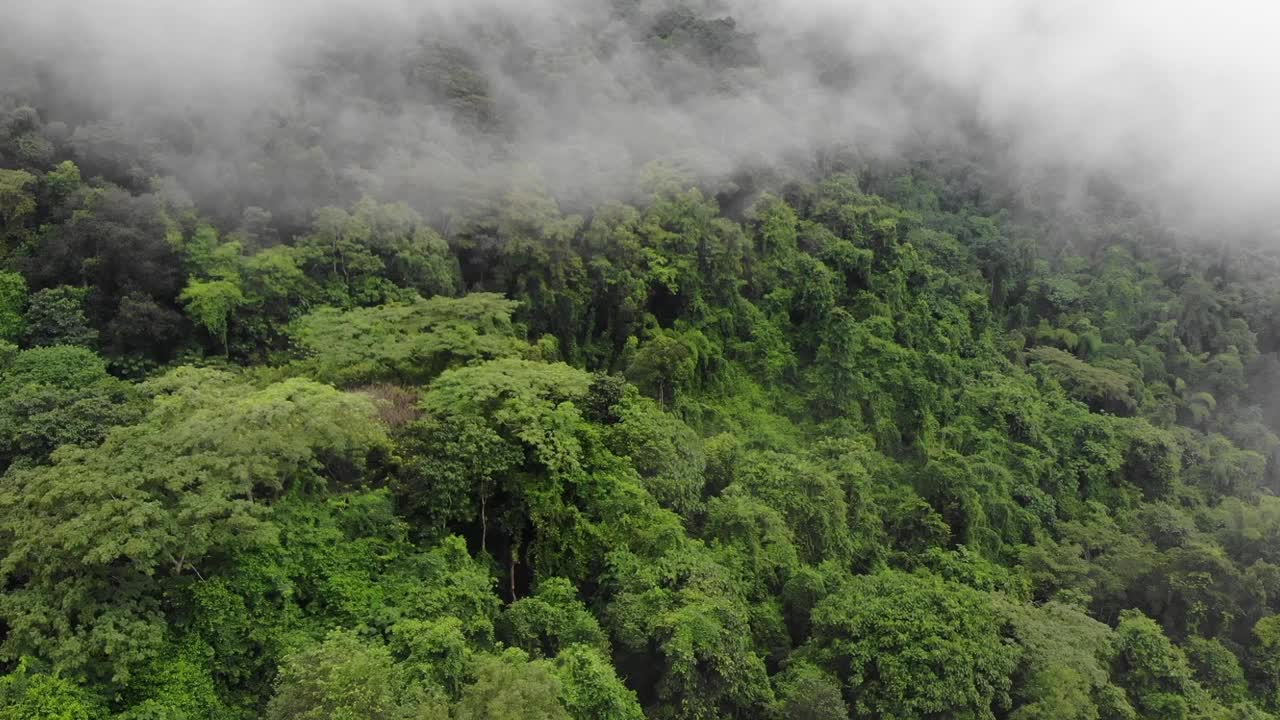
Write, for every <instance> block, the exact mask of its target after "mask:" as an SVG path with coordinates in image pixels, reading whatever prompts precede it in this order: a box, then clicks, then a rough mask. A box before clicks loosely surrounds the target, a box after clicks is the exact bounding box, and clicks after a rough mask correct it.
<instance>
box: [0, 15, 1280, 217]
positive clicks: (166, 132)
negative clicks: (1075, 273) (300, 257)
mask: <svg viewBox="0 0 1280 720" xmlns="http://www.w3.org/2000/svg"><path fill="white" fill-rule="evenodd" d="M674 4H675V3H674V2H667V1H666V0H445V1H441V0H435V1H432V2H420V1H411V0H360V1H358V2H357V1H356V0H276V1H273V2H262V1H261V0H217V1H214V0H207V1H205V2H198V1H189V2H180V3H179V2H172V1H171V0H97V1H95V2H84V1H83V0H10V2H9V3H7V7H6V10H5V20H6V21H5V22H4V23H3V24H0V67H2V68H5V69H4V70H3V71H0V96H2V95H4V94H6V93H7V94H8V95H9V97H10V101H9V102H10V104H13V103H14V102H15V100H14V98H19V99H26V100H28V101H32V102H35V103H36V104H38V105H40V106H41V109H42V110H45V111H46V112H45V114H46V118H45V119H46V121H57V120H65V121H67V122H69V123H71V124H72V125H75V124H78V123H82V122H83V123H85V124H87V125H88V126H89V127H87V128H79V129H78V130H77V128H76V127H68V128H67V129H66V132H68V133H73V132H78V133H79V136H78V138H79V142H80V146H81V147H83V148H85V150H84V151H85V152H86V153H94V152H98V153H104V152H107V150H106V149H104V148H109V147H114V146H113V145H112V143H116V144H118V145H120V146H123V147H129V148H141V149H142V152H143V153H144V154H145V155H146V156H147V157H148V158H149V161H150V162H151V165H152V166H153V167H148V168H146V169H147V170H148V171H151V170H153V169H154V168H160V169H161V170H163V171H164V172H168V173H172V174H174V175H176V176H178V177H179V179H180V180H181V181H182V182H183V183H184V184H185V185H186V186H187V187H189V188H190V189H192V191H193V194H195V195H196V196H197V197H199V198H201V199H205V198H207V199H208V201H209V202H210V203H216V202H218V201H219V198H221V199H222V201H225V202H226V203H227V204H228V205H229V206H233V207H234V206H235V204H236V203H237V202H242V201H246V197H247V199H248V200H252V201H255V202H257V201H260V202H261V204H266V205H271V204H272V203H282V202H285V200H282V199H281V198H290V197H292V198H302V199H308V200H309V199H311V196H312V195H315V196H320V195H324V194H325V193H326V192H329V190H327V188H330V186H331V185H336V186H341V187H343V188H347V189H349V190H352V191H356V192H371V193H375V194H381V195H385V196H393V197H403V198H405V199H409V200H410V201H412V202H414V203H415V204H417V205H419V206H420V207H424V209H431V206H432V205H439V204H441V203H445V202H448V198H449V197H451V196H453V195H455V194H456V193H457V192H458V188H459V187H462V186H465V185H467V184H468V183H471V182H474V181H476V180H477V179H478V178H483V177H485V176H486V175H498V176H501V175H503V174H506V173H509V172H510V171H511V168H513V167H518V166H529V165H531V166H533V167H536V168H537V169H538V171H539V172H540V173H541V174H542V175H543V176H544V177H545V178H546V180H547V182H548V184H549V185H550V186H551V187H552V188H553V189H554V190H556V191H557V192H558V193H561V194H563V195H565V196H575V195H578V196H581V195H586V196H588V197H590V196H593V195H602V196H603V195H608V194H610V193H613V192H621V188H624V187H628V186H629V185H630V184H631V183H632V182H633V177H634V174H635V171H636V169H637V168H638V167H639V166H640V165H642V164H643V163H645V162H648V161H650V160H653V159H655V158H666V159H674V160H676V161H678V162H680V163H683V164H684V165H686V166H687V167H689V168H690V169H692V170H694V171H696V172H698V173H700V174H701V175H702V176H703V177H704V178H709V179H714V178H716V177H723V176H726V175H727V174H729V173H730V172H732V171H733V170H734V169H735V168H737V167H739V166H741V165H742V164H743V163H754V164H760V163H787V164H788V166H790V167H803V165H804V163H805V162H806V161H808V160H809V159H811V158H812V156H813V153H814V152H815V151H817V150H821V149H823V148H827V147H831V146H844V145H850V144H852V145H856V146H858V147H859V148H860V149H861V150H862V151H863V152H864V153H868V154H870V155H875V154H882V155H886V156H892V154H893V153H894V152H895V151H896V150H897V148H898V147H899V146H900V145H901V144H902V143H906V142H916V141H918V140H919V139H920V138H922V137H931V138H939V139H942V140H945V139H946V138H956V137H961V136H962V135H961V131H971V129H972V127H973V126H974V125H976V126H977V127H978V128H979V129H981V130H982V131H983V132H984V133H985V134H986V135H988V136H989V137H991V138H994V139H995V140H994V143H995V145H996V146H997V147H998V148H999V149H1000V150H1001V152H1002V154H1003V155H1004V156H1005V157H1004V160H1005V161H1008V162H1010V163H1011V165H1009V166H1008V167H1006V169H1007V170H1009V171H1010V172H1014V171H1021V172H1026V173H1027V174H1028V176H1034V175H1035V173H1036V172H1037V170H1038V169H1040V168H1043V167H1055V168H1061V167H1064V166H1066V167H1071V168H1074V169H1076V170H1078V171H1081V172H1085V173H1087V172H1095V171H1107V172H1111V173H1113V174H1115V175H1116V176H1118V177H1119V178H1121V179H1122V181H1123V182H1124V183H1125V184H1126V185H1128V186H1130V187H1132V188H1135V189H1146V191H1147V192H1150V193H1151V195H1152V196H1153V197H1159V198H1161V199H1162V200H1164V201H1166V202H1167V203H1168V204H1169V205H1170V206H1172V207H1176V208H1182V209H1189V210H1190V211H1192V212H1194V213H1196V214H1199V215H1203V216H1206V217H1208V218H1213V217H1214V216H1217V215H1230V214H1235V213H1251V214H1258V215H1259V216H1262V215H1265V214H1266V213H1267V212H1268V211H1269V210H1270V205H1271V203H1272V197H1273V195H1275V194H1276V191H1277V189H1280V140H1278V139H1277V136H1276V127H1277V124H1278V123H1277V122H1276V120H1277V119H1278V117H1280V82H1277V81H1280V44H1277V43H1275V42H1274V39H1273V38H1274V36H1275V34H1276V31H1277V28H1278V27H1280V4H1277V3H1272V2H1262V1H1257V2H1251V1H1247V0H1218V1H1217V2H1202V1H1199V0H1163V1H1162V0H1128V1H1125V0H1074V1H1072V0H968V1H966V2H959V1H958V0H879V1H874V2H873V1H871V0H773V1H770V0H722V1H711V0H694V2H693V3H686V4H691V5H693V6H696V7H697V8H698V11H699V14H700V15H701V16H702V17H703V18H705V19H708V20H714V19H718V18H722V17H728V16H732V17H733V18H735V20H736V26H735V27H734V28H732V29H731V30H728V31H727V32H728V34H727V35H723V36H718V37H721V39H723V38H729V39H730V40H733V42H734V43H740V44H742V46H743V47H747V48H748V49H749V50H750V52H747V51H742V52H739V50H741V48H740V47H739V46H738V45H733V47H731V48H730V50H729V51H726V53H725V54H724V55H719V56H716V57H715V58H708V57H702V56H697V55H696V54H691V53H688V52H680V51H675V50H671V49H669V48H664V47H663V46H662V45H661V43H655V42H653V41H652V40H647V39H646V38H645V33H646V31H647V29H648V28H650V27H652V25H653V22H654V19H655V18H658V17H660V16H661V12H662V10H663V9H664V8H667V7H669V6H672V5H674ZM708 27H710V26H708ZM721 31H725V28H724V27H720V28H719V30H714V32H721ZM709 32H711V31H709ZM734 38H737V39H736V40H735V39H734ZM424 48H425V50H424ZM440 48H447V49H448V52H453V53H455V54H456V55H448V54H447V53H446V55H441V54H440V53H441V51H440ZM6 53H7V56H6ZM433 53H434V54H433ZM441 57H447V58H450V60H449V62H455V63H457V62H460V63H462V65H464V66H465V67H467V68H468V71H469V72H473V73H474V75H472V76H470V77H473V78H480V81H479V82H480V84H479V85H478V87H481V88H482V89H483V90H484V93H485V96H486V98H487V100H486V102H488V103H489V105H488V110H490V111H491V112H492V113H493V116H494V117H497V118H499V120H498V121H496V122H495V123H493V124H492V125H489V126H485V127H483V128H482V129H479V130H477V129H476V127H475V125H474V123H471V124H468V123H467V122H463V121H464V120H472V119H474V117H473V116H469V115H467V114H466V113H468V112H472V111H474V107H466V108H463V109H461V110H460V109H459V106H457V105H456V104H454V105H450V104H449V103H447V102H442V100H441V97H440V92H443V91H442V90H441V88H442V87H446V86H447V85H448V82H447V81H445V80H442V78H440V77H435V76H433V73H434V74H435V75H439V74H440V73H439V68H440V67H442V65H441V60H440V58H441ZM433 93H434V94H433ZM72 100H74V101H75V102H72ZM76 103H79V105H77V104H76ZM76 114H80V115H91V116H92V117H93V121H92V122H89V121H86V120H84V119H82V118H76V119H74V120H73V119H70V118H71V116H72V115H76ZM60 115H66V116H67V118H63V117H60ZM281 128H286V129H287V132H286V131H284V130H281ZM157 138H159V140H157ZM312 146H317V147H320V148H322V149H323V152H322V153H321V156H320V157H317V156H315V154H314V153H313V154H311V155H308V153H307V149H308V148H309V147H312ZM228 188H235V190H234V192H235V193H238V194H237V195H236V197H234V198H230V197H229V196H228V193H231V192H233V191H232V190H229V189H228ZM255 193H256V194H257V195H260V196H262V197H260V198H259V197H256V196H255ZM267 195H270V196H271V197H270V198H268V197H266V196H267ZM272 198H274V199H272ZM315 199H316V200H317V201H320V200H324V199H326V198H323V197H316V198H315ZM303 205H305V203H303Z"/></svg>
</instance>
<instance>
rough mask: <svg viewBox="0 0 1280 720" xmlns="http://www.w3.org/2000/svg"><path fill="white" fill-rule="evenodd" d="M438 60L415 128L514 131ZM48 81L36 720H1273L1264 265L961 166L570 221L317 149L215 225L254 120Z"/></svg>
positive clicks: (1275, 608)
mask: <svg viewBox="0 0 1280 720" xmlns="http://www.w3.org/2000/svg"><path fill="white" fill-rule="evenodd" d="M632 4H633V5H634V3H632ZM618 5H619V7H623V8H624V10H625V9H626V7H629V6H628V5H627V4H626V3H620V4H618ZM624 6H625V7H624ZM622 11H623V10H618V12H622ZM628 11H629V10H628ZM635 12H637V13H638V12H639V11H638V10H636V11H635ZM644 18H647V19H646V20H645V22H650V21H652V22H650V24H648V25H644V24H643V23H642V22H641V21H640V20H634V23H635V25H634V27H637V28H642V29H643V31H642V32H641V31H639V30H637V32H640V35H639V37H640V38H641V41H642V42H644V43H647V45H645V47H650V48H652V49H653V52H657V53H660V56H661V57H665V58H668V59H670V61H671V62H673V63H675V62H677V61H678V62H680V63H686V62H687V63H691V64H692V66H696V67H698V68H703V69H709V71H710V72H712V73H713V75H711V76H712V77H728V78H731V79H732V78H734V77H737V76H735V75H734V74H733V72H734V71H733V69H734V68H742V67H751V66H753V64H754V63H757V62H758V57H757V55H756V54H754V53H755V50H754V48H755V44H754V43H755V42H756V41H755V39H754V38H753V37H752V36H750V35H748V34H745V33H741V32H739V31H738V30H737V29H736V26H735V24H734V22H733V20H731V19H728V18H723V17H719V16H715V15H707V16H703V15H699V14H697V13H695V12H693V11H692V10H688V9H685V10H681V11H670V12H666V13H661V14H658V15H657V16H655V17H650V16H647V15H646V16H644ZM655 18H656V19H655ZM646 33H647V34H646ZM424 47H425V48H427V50H429V52H426V51H424V53H425V54H423V55H420V56H414V58H413V62H409V63H407V64H405V65H404V66H402V67H401V68H400V69H399V70H397V71H396V72H402V73H404V77H407V78H409V79H410V80H411V81H420V82H423V83H426V84H427V85H428V86H429V89H428V91H426V94H425V95H424V96H422V97H423V98H424V99H423V102H424V103H427V104H429V105H431V106H432V107H436V108H446V109H447V112H449V113H451V116H452V117H453V118H454V119H455V120H456V121H457V122H458V123H461V124H462V126H465V127H466V128H467V130H466V132H468V133H477V135H475V136H474V137H485V136H489V135H494V136H502V135H503V133H504V132H508V130H504V129H503V128H504V123H505V122H508V120H507V119H505V118H507V117H508V116H507V115H504V108H503V105H502V103H501V102H499V100H500V98H501V93H500V91H499V90H495V89H493V88H492V87H490V86H489V85H487V84H486V80H485V77H486V76H485V75H484V73H483V72H481V71H480V69H478V66H477V65H475V64H474V63H473V62H472V61H473V59H469V58H467V57H466V56H465V55H464V54H460V53H459V52H456V51H454V50H451V49H450V48H449V47H445V46H442V45H439V44H427V45H424ZM534 57H536V58H537V59H538V60H540V61H546V60H548V57H547V56H542V55H535V56H534ZM553 59H559V60H561V61H563V62H570V61H569V60H565V59H564V58H563V57H561V56H559V55H554V54H553ZM375 60H376V59H371V58H364V59H363V60H362V59H361V58H360V57H356V56H345V57H342V58H334V57H330V58H329V62H331V63H337V64H336V65H332V64H331V65H327V66H325V67H326V68H327V70H326V72H328V73H329V74H328V75H327V76H325V77H329V78H335V77H339V75H340V73H339V72H338V71H337V70H335V69H334V68H335V67H336V68H347V69H349V70H350V71H351V73H352V75H353V76H359V74H360V73H361V72H364V71H369V72H375V74H376V71H380V70H379V68H380V67H381V66H378V65H377V63H376V62H375ZM469 63H471V64H469ZM34 67H37V69H38V68H39V64H38V63H37V64H36V65H35V66H34ZM370 68H372V69H370ZM30 77H31V78H35V80H32V81H31V83H27V84H22V83H19V84H18V85H19V87H18V88H17V89H9V90H8V91H7V94H0V264H2V267H3V271H0V466H2V467H3V476H2V477H0V720H36V719H38V720H251V719H254V718H267V719H268V720H291V719H297V720H322V719H323V720H393V719H394V720H409V719H414V720H417V719H422V720H426V719H428V718H438V719H442V720H443V719H447V718H453V719H455V720H481V719H490V720H498V719H506V718H510V719H515V718H531V719H538V720H643V719H644V718H651V719H653V720H712V719H718V718H726V719H727V718H734V719H739V720H757V719H759V720H792V719H794V720H860V719H870V718H896V719H900V720H941V719H943V718H954V719H957V720H994V719H997V718H998V719H1000V720H1049V719H1054V720H1059V719H1062V720H1072V719H1075V720H1138V719H1153V720H1154V719H1159V720H1166V719H1168V720H1173V719H1177V720H1192V719H1202V720H1209V719H1223V720H1225V719H1232V720H1246V719H1247V720H1265V719H1266V718H1272V717H1276V716H1277V715H1275V714H1273V713H1280V497H1277V493H1280V437H1278V436H1277V433H1278V432H1280V252H1277V251H1276V250H1275V249H1274V248H1273V247H1271V246H1268V245H1267V244H1266V243H1265V242H1255V243H1252V244H1249V243H1246V242H1242V241H1234V240H1233V241H1232V242H1230V243H1228V242H1225V239H1226V236H1225V234H1224V235H1223V236H1220V237H1219V236H1211V235H1207V234H1204V233H1201V232H1198V231H1197V232H1194V233H1189V232H1186V231H1184V230H1182V229H1180V228H1179V227H1178V226H1177V225H1176V224H1175V223H1172V222H1170V221H1169V220H1167V219H1164V218H1162V216H1161V215H1160V214H1159V213H1156V212H1153V211H1152V210H1151V208H1150V206H1149V205H1148V204H1146V203H1144V202H1143V201H1141V199H1140V198H1135V196H1134V195H1133V194H1132V193H1130V192H1129V191H1128V189H1126V188H1125V187H1124V186H1123V185H1122V184H1118V183H1117V182H1114V181H1106V180H1105V179H1097V178H1095V179H1094V180H1093V181H1091V182H1089V183H1085V184H1083V185H1082V186H1081V187H1082V188H1083V189H1082V191H1081V192H1080V193H1079V194H1078V196H1075V197H1073V198H1072V200H1071V202H1069V203H1067V202H1059V200H1060V198H1059V199H1057V200H1046V199H1045V198H1044V197H1040V196H1035V195H1034V194H1030V193H1026V192H1019V191H1017V189H1016V188H1013V187H1012V186H1013V185H1015V184H1016V183H1013V182H1012V181H1010V180H1009V179H1008V178H1007V177H1003V178H1002V177H999V176H996V175H993V173H994V172H995V171H996V170H998V169H999V167H1000V164H999V163H985V159H989V158H987V157H986V156H984V155H983V153H985V152H986V151H985V150H983V151H978V150H973V151H972V152H961V151H959V150H957V148H956V147H955V146H954V145H948V146H947V147H946V148H944V151H945V152H942V153H941V155H939V154H938V153H933V154H929V153H923V152H914V151H913V152H910V153H908V152H906V151H904V152H903V154H902V155H899V156H895V157H892V158H887V159H886V158H877V157H872V156H868V155H866V154H860V153H851V154H850V153H845V152H833V153H831V154H828V155H824V156H823V159H822V160H821V161H820V162H817V163H815V164H814V165H813V166H812V167H810V168H809V170H808V171H807V172H805V173H799V172H792V171H786V172H783V171H780V170H777V169H776V168H773V169H768V170H766V169H763V168H761V167H754V168H748V169H742V170H740V171H738V172H737V173H736V174H734V175H732V176H721V177H720V179H719V181H716V182H712V181H709V180H708V179H707V176H706V175H704V174H702V173H701V172H699V171H696V170H695V171H691V170H689V167H688V166H687V165H685V166H682V165H681V164H680V163H678V162H663V161H662V159H661V158H658V159H656V160H655V161H654V162H648V163H645V164H644V165H643V167H638V168H636V171H635V172H634V173H632V174H631V175H629V176H628V178H627V179H626V181H625V182H623V181H622V180H619V181H618V183H617V184H616V185H611V186H608V187H605V188H600V187H597V188H594V189H593V192H591V193H587V194H583V193H581V192H575V193H568V195H572V198H571V199H565V196H563V195H562V194H560V193H557V192H556V189H559V188H560V187H561V186H560V185H559V184H558V183H557V182H556V181H555V178H554V177H551V178H550V179H548V176H547V175H546V174H545V173H544V172H543V171H542V170H540V168H539V166H538V165H537V163H529V164H526V165H522V166H521V167H520V168H512V169H509V172H508V171H507V170H506V169H504V171H503V172H502V173H500V174H498V175H490V176H487V177H486V178H485V179H484V181H483V183H480V182H479V181H478V180H477V181H476V183H477V184H475V185H467V186H466V187H465V188H463V189H462V190H459V191H458V192H456V193H453V194H451V195H450V198H449V202H448V203H447V204H440V203H437V202H435V201H434V200H433V196H431V195H430V194H429V193H428V194H422V195H414V194H413V191H411V190H407V189H406V186H405V185H403V184H402V183H399V180H402V179H403V178H400V179H396V178H391V177H388V178H387V182H386V183H385V184H382V183H378V182H375V183H372V184H370V183H369V182H367V181H368V179H369V178H368V175H367V172H369V168H365V171H366V174H365V175H361V176H360V177H361V178H362V179H361V180H360V181H359V182H354V181H352V180H351V178H352V177H353V173H352V172H338V171H335V170H334V169H333V168H334V167H337V166H339V165H342V163H344V162H347V161H351V162H355V161H354V160H353V159H352V158H347V159H346V160H343V159H341V158H340V157H339V154H340V152H341V150H340V149H335V148H334V147H332V146H326V143H329V142H332V139H333V135H332V134H329V133H327V132H326V128H324V127H322V126H314V125H313V126H307V127H303V126H302V125H291V124H290V121H288V120H286V119H281V120H280V122H279V123H278V124H273V125H272V127H274V128H275V130H278V131H279V132H278V134H275V135H272V136H270V137H266V138H265V139H264V138H260V137H257V138H246V139H245V142H246V143H258V144H257V145H254V146H253V147H252V148H250V147H246V148H245V150H244V152H245V153H246V154H252V153H253V152H257V151H261V153H262V157H261V163H260V164H257V165H255V166H245V167H240V168H239V169H241V170H245V171H246V172H250V173H253V172H257V173H260V176H259V177H260V179H263V182H262V184H261V185H253V184H252V183H251V182H247V181H246V182H241V181H244V178H242V177H236V178H228V179H229V180H235V182H229V184H228V185H226V186H224V187H221V188H220V191H219V192H211V190H219V188H218V186H217V184H216V183H214V184H212V185H210V184H208V181H209V178H208V177H205V178H204V180H203V182H197V180H195V179H193V178H195V177H196V175H198V173H196V175H184V173H188V172H194V171H192V170H191V167H192V166H191V165H182V164H180V163H174V162H172V159H173V158H175V157H187V158H188V159H190V158H191V157H195V156H198V155H199V154H200V152H201V148H202V147H203V148H205V149H206V150H207V149H208V147H209V146H205V145H202V144H201V143H203V142H206V141H208V140H207V138H206V139H201V137H200V136H201V135H202V134H203V133H212V131H211V130H209V128H210V127H212V126H214V125H215V124H216V119H215V118H203V119H202V120H200V122H203V123H205V124H204V125H203V126H202V125H200V124H199V123H196V124H191V122H190V121H188V120H182V121H181V122H178V121H173V120H172V118H170V119H167V120H166V119H162V120H159V121H157V122H156V123H155V124H154V125H151V126H143V127H149V128H150V129H146V130H139V127H133V128H131V129H129V130H128V131H124V130H121V127H122V126H119V125H112V124H111V122H114V121H113V120H112V119H111V118H104V117H103V116H102V115H101V108H94V107H91V106H84V107H78V106H75V105H74V104H73V103H71V102H70V101H69V100H68V96H67V95H65V92H66V91H67V90H68V89H67V88H66V87H65V86H60V85H59V84H58V83H57V82H55V81H54V80H52V79H50V76H48V75H45V74H41V72H37V71H35V70H33V71H32V73H31V74H30ZM831 82H832V83H834V84H837V85H838V82H836V81H834V80H832V81H831ZM507 110H510V108H507ZM300 112H302V111H300ZM117 119H118V118H117ZM295 119H296V118H295ZM334 122H335V123H340V121H338V120H334ZM113 128H114V130H113ZM174 128H180V129H182V128H185V129H183V130H182V131H181V132H176V131H175V132H176V134H174V133H171V132H170V131H172V130H174ZM329 129H330V130H333V128H329ZM113 132H115V133H116V134H112V133H113ZM334 132H340V129H337V130H334ZM183 133H187V134H186V135H184V134H183ZM980 135H981V134H980V133H979V134H977V135H975V136H973V137H970V138H969V139H970V140H972V141H973V142H974V143H978V144H980V143H981V138H980V137H979V136H980ZM508 137H509V136H508ZM988 140H990V139H989V138H988ZM208 142H211V141H208ZM344 147H346V148H347V149H350V146H344ZM917 149H918V148H917ZM385 150H386V151H387V152H388V153H391V154H394V152H395V151H396V148H394V147H391V148H385ZM585 161H586V160H585V159H584V162H585ZM380 167H385V166H380ZM494 167H497V165H495V166H494ZM503 167H504V168H506V166H505V165H503ZM246 168H247V169H246ZM560 168H561V169H562V170H563V169H564V168H563V166H560ZM347 170H350V167H348V168H347ZM272 178H274V179H272ZM473 180H474V178H473ZM393 181H394V182H393ZM315 183H321V185H323V187H321V185H315ZM325 183H327V184H325ZM393 185H394V189H392V186H393ZM301 187H309V188H311V191H310V192H303V191H302V190H299V188H301ZM379 188H381V189H382V190H384V191H385V192H379V191H378V190H379ZM455 189H456V188H455ZM599 192H607V193H611V194H612V197H605V198H600V197H594V195H596V194H598V193H599Z"/></svg>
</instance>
